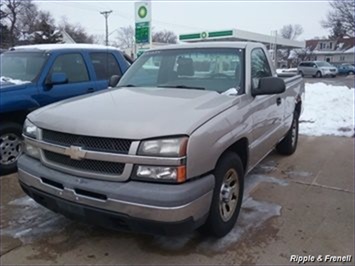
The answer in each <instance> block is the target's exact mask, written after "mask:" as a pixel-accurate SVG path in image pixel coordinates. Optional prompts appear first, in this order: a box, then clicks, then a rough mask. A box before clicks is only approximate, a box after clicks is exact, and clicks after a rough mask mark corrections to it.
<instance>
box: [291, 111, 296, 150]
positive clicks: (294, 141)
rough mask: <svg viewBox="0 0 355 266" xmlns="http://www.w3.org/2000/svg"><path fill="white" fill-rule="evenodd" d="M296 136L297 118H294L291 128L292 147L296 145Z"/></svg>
mask: <svg viewBox="0 0 355 266" xmlns="http://www.w3.org/2000/svg"><path fill="white" fill-rule="evenodd" d="M296 136H297V119H296V118H294V120H293V123H292V129H291V143H292V147H295V145H296V139H297V138H296Z"/></svg>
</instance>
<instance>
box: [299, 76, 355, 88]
mask: <svg viewBox="0 0 355 266" xmlns="http://www.w3.org/2000/svg"><path fill="white" fill-rule="evenodd" d="M304 81H305V82H306V83H318V82H323V83H325V84H328V85H334V86H347V87H348V88H354V83H355V75H349V76H337V77H336V78H331V77H323V78H312V77H305V78H304Z"/></svg>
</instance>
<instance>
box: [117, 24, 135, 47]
mask: <svg viewBox="0 0 355 266" xmlns="http://www.w3.org/2000/svg"><path fill="white" fill-rule="evenodd" d="M134 34H135V33H134V28H133V27H132V26H127V27H121V28H119V29H117V46H118V47H120V48H121V49H127V48H133V47H134V43H135V36H134Z"/></svg>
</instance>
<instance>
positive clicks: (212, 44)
mask: <svg viewBox="0 0 355 266" xmlns="http://www.w3.org/2000/svg"><path fill="white" fill-rule="evenodd" d="M256 44H257V45H258V46H259V45H260V44H259V43H253V42H194V43H182V44H171V45H165V46H161V47H156V48H153V49H150V50H151V51H153V50H168V49H184V48H186V49H191V48H245V47H246V46H247V45H256Z"/></svg>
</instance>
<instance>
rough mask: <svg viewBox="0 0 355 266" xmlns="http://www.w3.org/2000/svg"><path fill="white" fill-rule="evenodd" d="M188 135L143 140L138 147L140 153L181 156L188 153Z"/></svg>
mask: <svg viewBox="0 0 355 266" xmlns="http://www.w3.org/2000/svg"><path fill="white" fill-rule="evenodd" d="M187 140H188V138H187V137H180V138H169V139H157V140H146V141H143V142H142V143H141V144H140V146H139V149H138V154H139V155H146V156H161V157H181V156H185V155H186V147H187Z"/></svg>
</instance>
